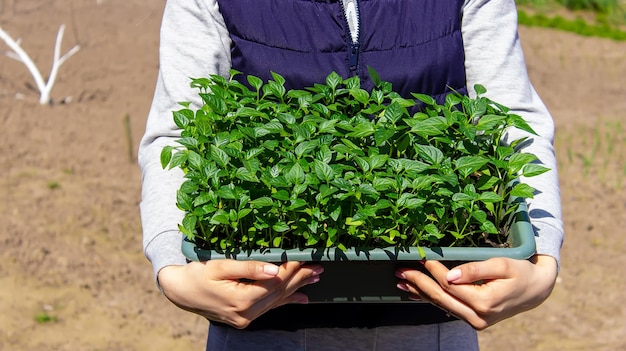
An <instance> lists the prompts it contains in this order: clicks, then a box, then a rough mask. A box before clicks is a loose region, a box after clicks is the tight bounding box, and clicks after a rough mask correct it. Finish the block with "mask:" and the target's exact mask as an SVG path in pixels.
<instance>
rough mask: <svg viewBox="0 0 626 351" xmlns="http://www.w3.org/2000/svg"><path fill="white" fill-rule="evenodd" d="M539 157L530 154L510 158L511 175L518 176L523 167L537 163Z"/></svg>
mask: <svg viewBox="0 0 626 351" xmlns="http://www.w3.org/2000/svg"><path fill="white" fill-rule="evenodd" d="M536 159H537V156H535V155H533V154H529V153H517V154H513V155H511V157H510V158H509V174H517V172H519V171H520V170H521V169H522V167H524V166H526V165H527V164H529V163H531V162H533V161H535V160H536Z"/></svg>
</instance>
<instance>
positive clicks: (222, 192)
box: [215, 185, 239, 200]
mask: <svg viewBox="0 0 626 351" xmlns="http://www.w3.org/2000/svg"><path fill="white" fill-rule="evenodd" d="M215 194H216V195H217V196H218V197H219V198H221V199H224V200H237V199H238V198H239V196H238V194H237V193H236V192H235V190H234V189H233V188H231V186H230V185H222V186H221V187H220V188H219V189H218V190H217V192H216V193H215Z"/></svg>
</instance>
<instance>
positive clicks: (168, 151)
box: [161, 145, 174, 169]
mask: <svg viewBox="0 0 626 351" xmlns="http://www.w3.org/2000/svg"><path fill="white" fill-rule="evenodd" d="M173 150H174V147H173V146H169V145H168V146H165V147H163V149H162V150H161V167H162V168H163V169H165V167H167V165H168V164H169V163H170V160H171V159H172V151H173Z"/></svg>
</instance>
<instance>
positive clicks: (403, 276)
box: [396, 271, 406, 279]
mask: <svg viewBox="0 0 626 351" xmlns="http://www.w3.org/2000/svg"><path fill="white" fill-rule="evenodd" d="M396 277H398V278H400V279H406V275H405V274H404V272H403V271H396Z"/></svg>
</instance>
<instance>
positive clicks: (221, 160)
mask: <svg viewBox="0 0 626 351" xmlns="http://www.w3.org/2000/svg"><path fill="white" fill-rule="evenodd" d="M210 155H211V159H212V160H213V161H215V162H216V163H217V164H218V165H219V166H220V167H222V168H226V167H227V165H228V162H229V161H230V157H229V156H228V154H227V153H226V152H224V150H222V149H220V148H218V147H216V146H215V145H211V152H210Z"/></svg>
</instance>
